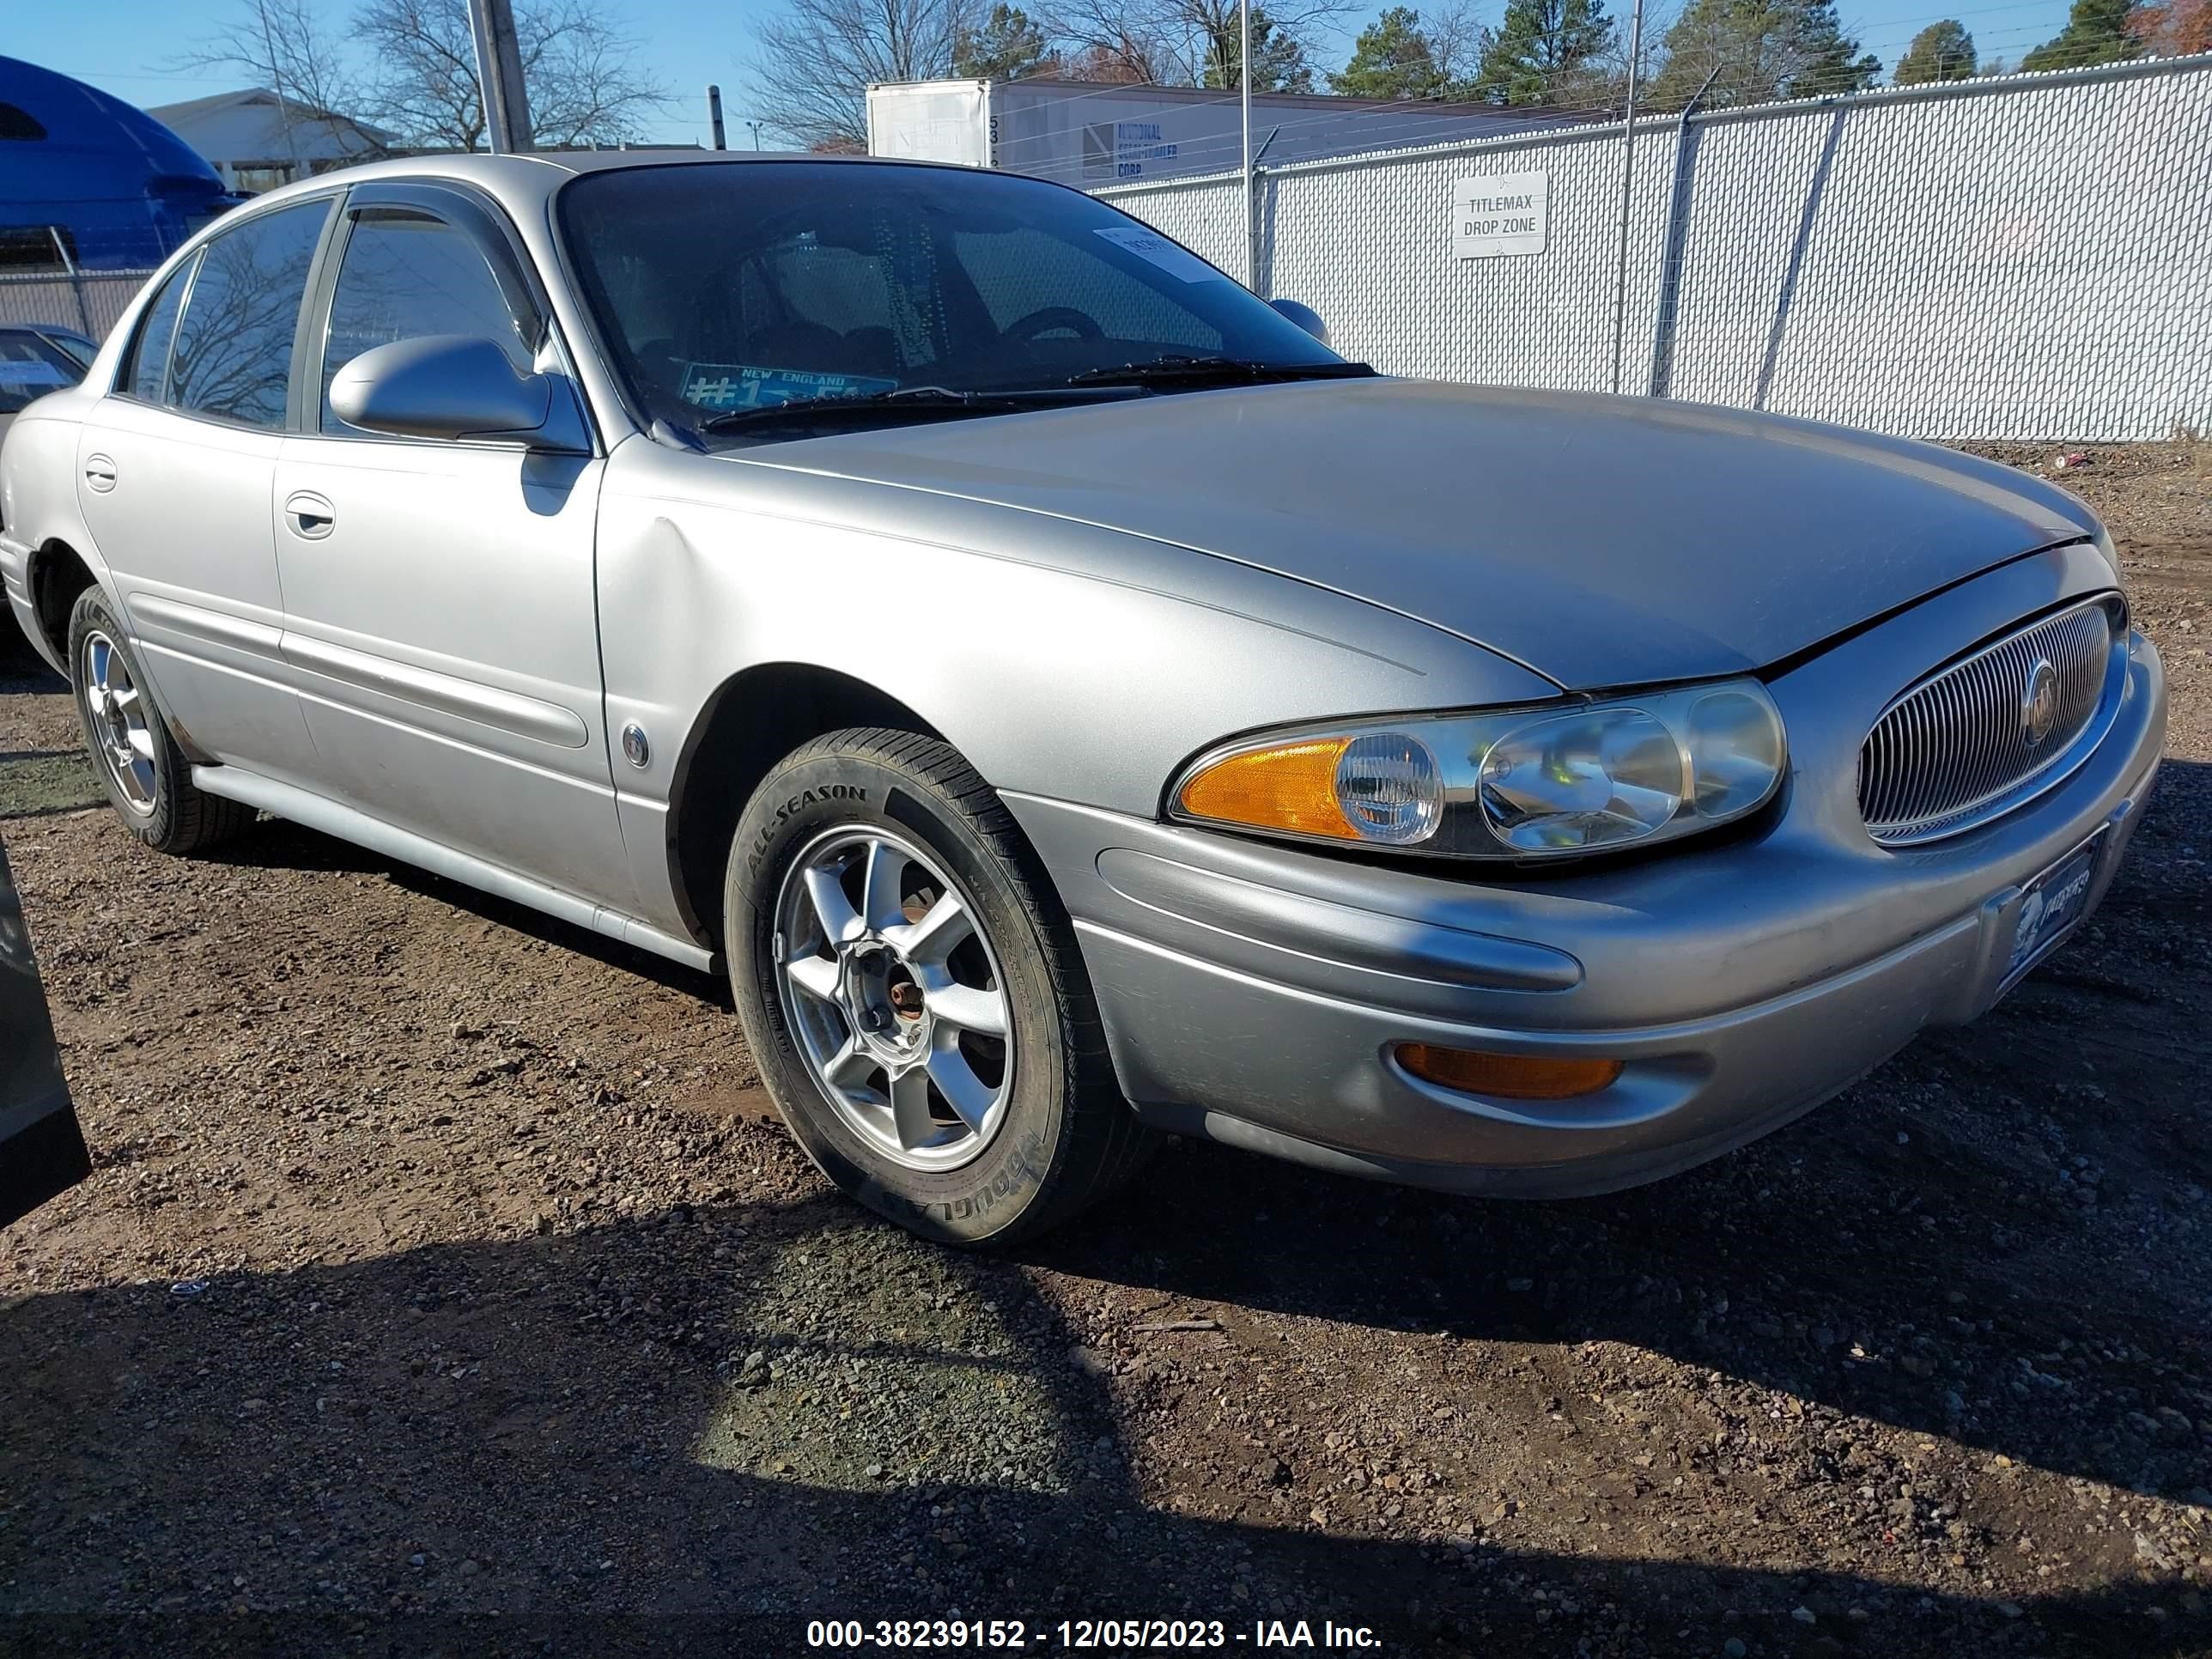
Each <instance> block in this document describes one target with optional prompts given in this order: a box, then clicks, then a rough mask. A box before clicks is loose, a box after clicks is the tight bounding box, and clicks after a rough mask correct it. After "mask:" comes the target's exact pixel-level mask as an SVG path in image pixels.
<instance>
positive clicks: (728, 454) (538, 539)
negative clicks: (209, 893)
mask: <svg viewBox="0 0 2212 1659" xmlns="http://www.w3.org/2000/svg"><path fill="white" fill-rule="evenodd" d="M1302 323H1303V324H1305V325H1306V326H1301V324H1302ZM1316 330H1317V320H1316V319H1313V318H1312V317H1311V314H1310V313H1303V312H1302V311H1301V309H1300V308H1298V307H1290V306H1282V307H1271V306H1269V305H1267V304H1266V303H1263V302H1262V301H1260V300H1257V299H1255V298H1254V297H1253V296H1252V295H1250V294H1249V293H1247V292H1246V291H1245V290H1244V289H1242V288H1241V287H1239V286H1238V285H1237V284H1236V283H1233V282H1231V281H1230V280H1228V279H1227V278H1226V277H1225V276H1223V275H1222V273H1221V272H1220V271H1218V270H1215V269H1214V268H1213V267H1212V266H1211V265H1209V264H1206V263H1205V262H1204V261H1202V260H1200V258H1197V257H1195V256H1194V255H1193V254H1191V253H1189V252H1187V251H1185V250H1184V249H1182V248H1181V247H1179V246H1176V244H1174V243H1173V242H1171V241H1170V240H1166V239H1164V238H1163V237H1161V236H1160V235H1158V234H1156V233H1154V232H1153V231H1152V230H1150V229H1148V228H1146V227H1145V226H1143V225H1141V224H1139V223H1137V222H1134V221H1133V220H1131V219H1128V218H1127V217H1125V216H1123V215H1121V213H1119V212H1117V211H1115V210H1114V209H1113V208H1111V207H1109V206H1107V205H1105V204H1103V203H1101V202H1097V201H1095V200H1093V199H1091V198H1090V197H1085V196H1083V195H1081V194H1079V193H1078V192H1076V191H1070V190H1066V189H1062V188H1060V187H1059V186H1056V185H1048V184H1044V183H1041V182H1038V181H1036V180H1032V179H1022V178H1017V177H1011V176H1006V175H1002V174H994V173H982V172H974V171H968V170H963V169H957V168H949V167H929V166H920V165H910V164H900V163H885V162H868V161H826V160H820V159H814V158H807V157H775V156H767V157H762V158H759V159H757V160H756V159H751V158H747V159H744V160H735V159H732V158H728V157H726V156H723V155H703V156H698V157H687V158H684V160H682V161H673V160H664V159H660V158H654V159H652V160H644V159H641V158H640V157H638V156H636V155H562V156H557V157H556V156H543V157H539V156H532V157H505V158H492V157H475V156H459V157H448V156H434V157H422V158H417V159H412V160H408V161H395V162H388V163H382V164H379V165H376V166H371V167H359V168H355V169H351V170H349V171H347V172H345V173H342V174H338V175H335V176H332V177H330V178H326V179H317V180H312V181H309V182H307V183H306V184H304V185H299V186H295V187H293V188H289V189H286V190H283V191H276V192H275V193H274V194H272V195H270V196H268V197H263V198H261V199H260V200H258V201H257V202H255V203H254V204H252V205H251V206H250V207H247V208H244V209H241V210H238V211H236V212H234V213H233V214H231V215H230V216H228V217H226V218H224V219H222V221H220V222H218V223H216V225H214V226H213V227H211V228H210V229H208V230H207V231H205V232H204V233H203V234H201V235H200V236H198V237H197V239H195V240H193V241H192V242H191V244H190V245H189V246H186V247H185V249H184V250H183V251H182V252H179V254H178V255H177V257H176V258H173V260H171V261H170V263H169V264H168V265H167V267H166V268H165V269H164V270H162V271H161V272H160V273H159V274H158V275H157V276H155V279H154V280H153V281H152V282H151V283H149V284H148V285H147V288H146V290H145V292H144V294H143V295H142V296H141V298H140V300H139V301H138V302H137V305H136V306H135V307H134V308H133V310H132V312H131V314H130V315H129V316H128V317H127V318H125V320H124V322H123V323H122V325H120V326H119V327H118V329H117V331H115V333H114V335H113V336H112V337H111V338H110V339H109V340H108V341H107V343H106V345H105V346H104V347H103V348H102V349H101V351H100V356H99V358H98V360H97V361H96V362H95V363H94V366H93V368H92V371H91V373H90V374H89V375H88V378H87V380H85V382H84V384H83V385H82V386H80V387H77V388H76V389H74V390H70V391H64V392H58V393H56V394H54V395H52V396H49V397H47V398H43V399H41V400H40V401H39V402H38V403H36V404H33V405H32V406H31V407H30V409H29V410H27V411H26V412H25V413H24V414H23V415H22V416H21V417H20V419H19V420H18V422H17V423H16V425H15V429H14V431H13V432H12V433H11V434H10V435H9V438H8V440H7V444H6V448H5V451H4V453H0V490H4V493H3V494H0V513H4V538H0V568H4V573H5V578H6V585H7V592H8V597H9V600H10V602H11V603H12V605H14V607H15V613H16V615H17V617H19V618H20V619H21V622H22V623H23V624H24V625H25V627H26V629H27V630H28V631H29V632H30V633H31V635H33V638H34V639H35V640H36V641H37V642H38V645H39V647H40V649H41V650H42V651H43V652H45V653H46V654H47V656H48V657H49V658H50V659H52V662H53V663H54V665H56V666H57V667H58V668H60V669H62V670H63V671H64V672H66V673H67V674H68V675H69V677H70V680H71V681H72V682H73V683H74V684H75V687H76V699H77V704H78V707H79V709H80V711H81V713H82V718H83V723H84V731H85V736H86V738H87V741H88V744H89V745H90V747H91V750H92V752H93V754H94V757H96V759H97V761H98V763H99V764H100V769H101V772H102V775H103V777H104V778H105V781H106V787H107V790H108V793H110V794H111V795H112V798H113V799H114V804H115V806H116V809H117V811H118V812H119V813H120V814H121V816H122V818H123V821H124V823H125V824H126V825H128V826H129V828H130V829H131V832H132V833H133V834H134V835H136V836H137V837H138V838H139V839H140V840H141V841H143V842H146V843H147V844H148V845H149V846H151V847H154V848H160V849H161V850H164V851H168V852H174V853H195V852H200V851H204V850H205V849H207V848H211V847H213V846H214V845H215V844H216V842H219V841H221V840H222V839H223V838H224V837H226V836H230V835H233V834H234V833H236V832H237V831H238V830H240V829H243V828H244V827H245V826H246V824H247V823H249V822H251V821H252V819H253V817H255V815H256V814H257V813H258V812H269V813H272V814H275V815H276V816H278V817H284V818H289V819H292V820H294V821H295V822H297V823H302V824H307V825H310V826H313V827H314V828H316V829H321V830H325V831H326V832H328V833H330V834H332V835H335V836H343V837H344V838H346V839H349V840H351V841H355V842H360V843H362V845H364V846H367V847H369V848H374V849H376V850H378V851H379V852H380V853H382V854H386V855H389V856H391V857H393V858H396V859H400V860H406V861H408V862H410V863H413V864H416V865H419V866H424V867H426V868H428V869H430V870H434V871H437V872H442V873H444V874H446V875H448V876H451V877H453V878H458V879H459V880H462V881H465V882H470V883H473V884H476V885H477V886H479V887H481V888H483V889H485V890H489V891H490V892H493V893H496V894H501V895H503V896H507V897H508V898H510V899H514V900H517V901H520V902H523V903H525V904H529V905H534V906H537V907H538V908H540V909H543V910H545V911H548V912H550V913H551V914H553V915H556V916H561V917H565V918H567V919H568V920H569V921H573V922H575V923H577V924H580V925H581V926H583V927H588V928H592V929H594V930H596V931H597V932H599V933H604V934H608V935H611V936H613V937H614V938H617V939H623V940H627V941H629V942H630V943H631V944H634V945H638V946H641V947H642V948H644V949H646V950H647V951H658V952H660V953H661V954H663V955H665V956H668V957H674V958H676V959H677V960H678V961H680V962H684V963H690V964H692V965H693V966H695V967H696V968H698V969H702V970H708V971H712V970H714V969H716V968H717V967H720V968H723V969H726V971H727V973H728V975H729V978H730V983H731V985H732V989H733V992H734V994H735V998H736V1004H737V1009H738V1016H739V1018H741V1019H742V1020H743V1021H744V1030H745V1034H746V1036H747V1037H748V1039H749V1041H750V1044H751V1047H752V1049H753V1052H754V1054H755V1056H756V1057H757V1060H758V1063H759V1065H760V1067H761V1071H762V1073H763V1077H764V1078H765V1079H766V1081H767V1084H768V1086H769V1089H770V1091H772V1092H773V1094H774V1096H775V1099H776V1101H777V1103H778V1104H779V1105H780V1106H781V1109H782V1111H783V1113H784V1115H785V1116H786V1118H787V1120H788V1121H789V1123H790V1126H791V1127H792V1130H793V1133H796V1134H797V1135H798V1137H799V1139H800V1140H801V1141H802V1142H803V1143H804V1144H805V1147H806V1149H807V1151H808V1152H810V1153H811V1154H812V1156H813V1157H814V1158H815V1159H816V1161H817V1163H818V1164H820V1165H821V1167H822V1168H823V1170H824V1171H825V1172H826V1173H827V1174H828V1175H829V1177H830V1178H831V1179H832V1180H833V1181H835V1182H836V1183H837V1184H838V1185H839V1186H841V1187H842V1188H845V1189H846V1190H847V1191H848V1192H850V1193H851V1194H853V1195H854V1196H855V1197H856V1198H858V1199H860V1200H861V1201H862V1202H863V1203H866V1204H868V1205H870V1206H873V1207H875V1208H876V1209H878V1210H880V1211H882V1212H884V1213H885V1214H888V1215H890V1216H892V1217H894V1218H896V1219H898V1220H900V1221H902V1222H903V1223H905V1224H906V1225H908V1226H911V1227H914V1228H915V1229H917V1230H918V1231H922V1232H924V1233H927V1234H928V1235H931V1236H933V1237H939V1238H942V1239H947V1240H952V1241H957V1242H962V1243H981V1242H983V1241H987V1240H991V1241H1005V1240H1008V1239H1012V1238H1013V1237H1018V1236H1021V1235H1024V1234H1028V1233H1032V1232H1034V1231H1036V1230H1038V1229H1040V1228H1042V1227H1044V1226H1047V1225H1050V1224H1052V1223H1054V1222H1056V1221H1059V1220H1060V1219H1063V1218H1066V1217H1067V1216H1069V1215H1070V1214H1072V1213H1073V1212H1075V1211H1076V1210H1078V1209H1079V1208H1080V1207H1081V1206H1084V1205H1085V1204H1086V1203H1088V1202H1090V1201H1091V1200H1094V1199H1096V1198H1097V1197H1098V1196H1099V1195H1101V1194H1103V1193H1104V1192H1106V1191H1108V1190H1109V1188H1112V1187H1113V1186H1114V1185H1115V1182H1118V1181H1120V1180H1121V1179H1122V1178H1123V1177H1125V1176H1127V1174H1128V1173H1129V1172H1130V1171H1131V1170H1133V1169H1134V1168H1136V1167H1137V1165H1138V1164H1139V1162H1140V1161H1141V1159H1142V1157H1143V1155H1144V1153H1145V1152H1146V1150H1147V1148H1148V1146H1150V1145H1151V1143H1152V1141H1153V1140H1154V1139H1157V1137H1158V1135H1159V1134H1160V1133H1162V1132H1176V1133H1185V1134H1196V1135H1204V1136H1207V1137H1210V1138H1212V1139H1217V1140H1221V1141H1225V1142H1228V1143H1230V1144H1231V1145H1234V1146H1244V1147H1249V1148H1252V1149H1254V1150H1256V1151H1260V1152H1271V1153H1274V1154H1276V1155H1279V1156H1281V1157H1285V1158H1296V1159H1299V1160H1302V1161H1304V1162H1305V1163H1309V1164H1315V1165H1318V1166H1320V1167H1322V1168H1323V1169H1328V1170H1343V1171H1347V1172H1351V1173H1355V1174H1361V1175H1370V1176H1382V1177H1384V1178H1387V1179H1390V1180H1395V1181H1401V1182H1416V1183H1419V1184H1423V1185H1427V1186H1435V1187H1443V1188H1455V1189H1458V1190H1461V1191H1465V1192H1470V1193H1480V1194H1527V1195H1539V1194H1572V1193H1589V1192H1596V1191H1601V1190H1605V1189H1607V1188H1617V1187H1621V1186H1625V1185H1628V1184H1631V1183H1633V1182H1640V1181H1647V1180H1650V1179H1652V1178H1654V1177H1656V1176H1662V1175H1665V1174H1668V1172H1670V1171H1673V1170H1680V1169H1682V1168H1684V1167H1685V1166H1686V1165H1689V1164H1694V1163H1697V1162H1699V1160H1701V1159H1705V1158H1711V1157H1713V1156H1715V1155H1716V1154H1717V1153H1720V1152H1724V1151H1726V1150H1727V1149H1729V1148H1730V1147H1733V1146H1738V1145H1740V1144H1741V1143H1742V1142H1744V1141H1746V1140H1747V1139H1751V1138H1752V1137H1753V1136H1755V1135H1758V1134H1760V1133H1764V1132H1765V1131H1767V1130H1770V1129H1771V1128H1773V1127H1776V1126H1777V1125H1778V1124H1781V1123H1784V1122H1785V1121H1788V1120H1790V1118H1792V1117H1794V1116H1796V1115H1797V1114H1799V1113H1801V1112H1803V1111H1805V1110H1806V1109H1808V1108H1810V1107H1811V1106H1813V1105H1814V1104H1815V1103H1818V1102H1820V1101H1821V1100H1823V1099H1826V1097H1829V1096H1832V1095H1833V1094H1835V1093H1836V1092H1837V1091H1839V1090H1841V1089H1842V1088H1844V1086H1845V1085H1848V1084H1849V1083H1850V1082H1851V1081H1852V1079H1855V1078H1857V1077H1858V1076H1859V1075H1860V1074H1861V1073H1864V1072H1866V1071H1867V1070H1868V1069H1869V1068H1870V1067H1872V1066H1875V1065H1877V1064H1879V1063H1880V1062H1881V1060H1883V1059H1884V1058H1885V1057H1887V1056H1888V1055H1889V1054H1893V1053H1894V1052H1895V1051H1896V1050H1897V1049H1898V1048H1900V1047H1902V1046H1903V1045H1904V1044H1905V1043H1906V1042H1909V1041H1910V1040H1911V1037H1912V1036H1913V1034H1914V1033H1915V1032H1917V1031H1919V1030H1922V1029H1923V1028H1925V1027H1928V1026H1933V1025H1944V1024H1956V1023H1959V1022H1961V1021H1964V1020H1968V1019H1971V1018H1973V1017H1974V1016H1975V1015H1977V1014H1978V1013H1979V1012H1982V1011H1983V1010H1984V1009H1985V1008H1987V1007H1988V1006H1990V1004H1991V1003H1992V1002H1993V1001H1994V1000H1996V999H1997V998H1998V997H2000V996H2002V994H2004V993H2005V992H2006V990H2007V989H2008V987H2011V986H2012V985H2013V983H2014V982H2015V981H2017V980H2018V979H2019V978H2020V977H2021V975H2023V974H2025V973H2027V971H2028V970H2029V969H2031V968H2033V966H2034V965H2035V964H2036V963H2038V962H2039V961H2040V960H2041V959H2042V958H2043V957H2044V956H2045V954H2046V953H2047V952H2048V951H2051V950H2052V949H2053V948H2054V947H2055V946H2057V944H2058V943H2059V942H2060V941H2061V940H2062V939H2063V938H2064V937H2065V936H2066V935H2067V933H2069V931H2070V930H2071V929H2072V928H2074V927H2076V926H2077V925H2078V924H2079V923H2080V921H2081V918H2082V917H2083V916H2084V915H2087V913H2088V911H2089V910H2090V908H2092V907H2093V906H2094V905H2095V904H2096V903H2097V902H2098V900H2099V899H2100V896H2102V894H2103V893H2104V891H2105V890H2106V886H2107V885H2108V884H2110V883H2111V881H2112V876H2113V872H2114V869H2115V867H2116V866H2117V865H2118V862H2119V860H2120V857H2121V853H2122V848H2123V847H2124V844H2125V842H2126V841H2127V839H2128V836H2129V833H2130V830H2131V829H2133V827H2134V825H2135V823H2136V819H2137V817H2139V816H2140V814H2141V812H2142V805H2143V802H2144V799H2145V798H2146V796H2147V794H2148V791H2149V789H2150V787H2151V781H2152V775H2153V773H2154V770H2155V769H2156V766H2157V762H2158V756H2159V752H2160V737H2161V732H2162V730H2163V726H2164V718H2165V716H2164V692H2163V688H2162V682H2161V678H2160V666H2159V662H2158V659H2157V656H2156V655H2155V653H2154V652H2153V651H2152V649H2151V647H2150V646H2149V645H2148V643H2147V642H2146V641H2144V640H2143V638H2142V635H2139V634H2136V633H2135V632H2133V631H2131V629H2130V626H2129V619H2128V608H2127V601H2126V599H2125V597H2124V594H2123V592H2122V591H2121V585H2120V579H2119V575H2118V570H2117V568H2116V563H2115V560H2114V556H2113V552H2112V546H2111V544H2110V542H2109V540H2108V539H2107V538H2106V535H2105V532H2103V530H2102V529H2101V527H2100V526H2099V524H2098V523H2097V521H2096V520H2095V519H2094V518H2093V516H2092V515H2091V514H2090V513H2088V512H2087V510H2086V509H2085V508H2084V507H2082V505H2081V502H2079V501H2076V500H2075V499H2074V498H2073V497H2072V496H2070V495H2067V494H2065V493H2064V492H2063V491H2061V490H2058V489H2053V488H2051V487H2050V486H2047V485H2045V484H2043V483H2039V482H2037V481H2035V480H2034V479H2032V478H2030V477H2026V476H2023V475H2021V474H2020V473H2016V472H2014V471H2008V470H2007V469H2005V468H2003V467H2000V466H1996V465H1989V464H1985V463H1984V462H1980V461H1977V460H1972V459H1967V458H1966V457H1964V456H1961V455H1958V454H1954V453H1948V452H1946V451H1943V450H1940V449H1935V448H1929V447H1923V446H1921V445H1918V444H1913V443H1905V442H1900V441H1892V440H1888V439H1884V438H1878V437H1870V436H1867V435H1861V434H1855V433H1849V432H1844V431H1838V430H1836V429H1833V428H1826V427H1821V426H1814V425H1810V424H1807V423H1805V422H1796V421H1787V420H1778V419H1771V418H1765V417H1761V416H1753V415H1747V414H1741V413H1737V412H1733V411H1729V410H1718V409H1706V408H1694V407H1688V406H1685V405H1681V404H1669V403H1663V402H1656V403H1655V402H1641V401H1635V402H1632V401H1625V400H1620V399H1611V398H1594V397H1583V396H1567V395H1562V394H1557V393H1549V392H1514V391H1503V390H1498V389H1492V388H1484V387H1475V386H1444V385H1436V384H1428V383H1423V382H1418V381H1411V380H1396V379H1392V378H1389V377H1387V376H1383V375H1379V374H1375V373H1374V372H1372V371H1371V370H1370V369H1369V368H1366V367H1365V366H1364V365H1361V364H1358V363H1353V362H1346V361H1344V360H1343V359H1341V358H1340V357H1338V356H1335V355H1334V354H1333V353H1332V352H1331V351H1330V350H1328V348H1327V347H1326V346H1325V345H1324V344H1323V343H1322V341H1321V340H1320V339H1319V338H1318V337H1317V335H1316Z"/></svg>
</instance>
